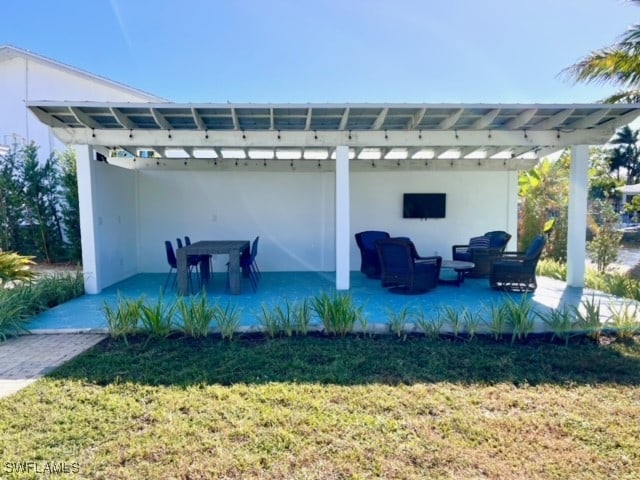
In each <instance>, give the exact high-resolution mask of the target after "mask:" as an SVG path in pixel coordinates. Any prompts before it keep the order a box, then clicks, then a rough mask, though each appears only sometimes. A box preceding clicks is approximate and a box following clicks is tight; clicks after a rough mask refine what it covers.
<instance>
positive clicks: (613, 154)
mask: <svg viewBox="0 0 640 480" xmlns="http://www.w3.org/2000/svg"><path fill="white" fill-rule="evenodd" d="M639 134H640V132H639V131H638V130H631V128H630V127H629V126H628V125H625V126H624V127H622V128H621V129H619V130H618V131H617V132H616V135H615V136H614V137H613V138H612V139H611V140H610V142H609V143H610V144H612V145H616V147H615V148H613V149H612V150H611V151H610V153H609V157H608V161H609V168H610V170H611V171H612V172H613V171H615V172H617V176H618V179H619V178H620V170H621V169H622V170H624V172H625V174H626V182H627V185H632V184H634V183H638V182H640V149H639V148H638V142H639V139H638V135H639Z"/></svg>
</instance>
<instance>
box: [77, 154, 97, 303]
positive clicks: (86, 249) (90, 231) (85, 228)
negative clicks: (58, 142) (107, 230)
mask: <svg viewBox="0 0 640 480" xmlns="http://www.w3.org/2000/svg"><path fill="white" fill-rule="evenodd" d="M74 149H75V151H76V168H77V174H78V201H79V204H80V235H81V238H82V270H83V273H84V290H85V292H86V293H90V294H93V293H100V290H101V287H100V285H99V282H98V274H99V270H98V260H97V258H98V257H97V252H98V247H97V245H96V231H95V228H96V223H95V214H94V210H93V183H94V178H95V163H96V162H95V161H94V160H93V156H94V155H95V154H94V150H93V148H91V147H89V146H87V145H74Z"/></svg>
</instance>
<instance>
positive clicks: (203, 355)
mask: <svg viewBox="0 0 640 480" xmlns="http://www.w3.org/2000/svg"><path fill="white" fill-rule="evenodd" d="M639 419H640V343H639V342H638V341H637V340H636V342H627V343H616V342H614V343H612V344H610V345H600V346H597V345H594V344H591V343H588V342H586V341H585V342H583V343H582V344H580V345H571V346H569V347H568V348H567V347H564V346H559V345H553V344H549V343H548V341H545V342H540V343H538V342H536V341H530V342H528V343H526V344H516V345H514V346H511V345H508V344H503V343H501V344H498V343H495V342H493V341H491V340H485V339H475V340H473V341H469V342H465V341H447V340H429V339H425V338H418V337H410V338H408V339H407V340H406V341H401V340H399V339H397V338H395V337H373V338H355V337H349V338H345V339H336V338H324V337H314V336H310V337H302V338H292V339H276V340H265V339H262V338H255V337H244V338H240V339H237V340H235V341H233V342H222V341H220V340H219V339H215V338H207V339H203V340H194V339H186V338H173V339H168V340H157V341H150V342H149V343H148V344H146V345H144V339H133V340H130V342H129V346H127V345H125V344H124V343H122V342H119V341H118V342H114V341H110V340H108V341H105V342H103V343H101V344H100V345H98V346H97V347H96V348H94V349H93V350H91V351H89V352H87V353H86V354H85V355H83V356H82V357H79V358H77V359H75V360H73V361H72V362H70V363H69V364H67V365H66V366H64V367H63V368H61V369H59V370H58V371H57V372H55V373H54V374H53V375H51V376H50V377H47V378H45V379H43V380H41V381H39V382H37V383H36V384H34V385H32V386H30V387H28V388H27V389H25V390H23V391H21V392H20V393H18V394H16V395H14V396H12V397H9V398H6V399H3V400H1V401H0V432H2V434H1V435H0V459H1V460H2V464H0V477H2V475H4V476H6V477H8V478H12V477H11V476H12V475H13V474H12V473H11V472H10V471H9V468H8V467H10V465H12V464H11V462H19V461H29V460H31V461H34V462H36V463H37V462H40V464H42V463H43V462H67V463H68V464H73V465H76V466H77V470H78V473H77V474H74V473H70V474H68V475H55V476H54V478H65V477H69V478H108V479H112V478H123V479H124V478H126V479H129V478H145V479H148V478H190V479H192V478H243V479H244V478H300V479H307V478H322V479H328V478H420V479H423V478H465V479H466V478H495V479H510V478H511V479H516V478H517V479H521V478H527V479H534V478H558V479H568V478H571V479H580V478H616V479H624V478H629V479H631V478H639V477H640V473H639V472H640V421H639ZM7 462H9V463H10V465H7ZM14 476H17V475H14ZM2 478H4V477H2ZM34 478H35V477H34Z"/></svg>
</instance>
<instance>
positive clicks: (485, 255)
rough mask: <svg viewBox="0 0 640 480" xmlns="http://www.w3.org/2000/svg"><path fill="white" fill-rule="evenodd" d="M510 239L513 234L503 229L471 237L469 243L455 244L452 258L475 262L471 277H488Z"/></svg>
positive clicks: (452, 249) (470, 273) (452, 248)
mask: <svg viewBox="0 0 640 480" xmlns="http://www.w3.org/2000/svg"><path fill="white" fill-rule="evenodd" d="M509 240H511V235H510V234H509V233H507V232H504V231H502V230H495V231H492V232H487V233H485V234H484V235H483V236H481V237H474V238H472V239H470V240H469V243H468V244H467V245H453V246H452V247H451V258H452V259H453V260H461V261H463V262H473V263H474V264H475V267H474V268H473V270H471V272H469V274H468V275H469V277H474V278H484V277H488V276H489V273H490V272H491V264H492V263H493V262H494V261H496V260H499V259H500V258H501V257H502V253H503V252H504V249H505V248H506V246H507V243H509ZM476 242H477V243H476Z"/></svg>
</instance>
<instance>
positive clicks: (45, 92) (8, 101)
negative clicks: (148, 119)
mask: <svg viewBox="0 0 640 480" xmlns="http://www.w3.org/2000/svg"><path fill="white" fill-rule="evenodd" d="M0 79H1V80H2V83H1V84H0V85H1V87H2V88H0V145H11V144H13V143H14V140H13V138H14V136H15V138H16V139H17V140H18V142H19V143H21V142H24V143H29V142H31V141H34V142H35V143H36V145H38V146H39V147H40V150H39V156H40V158H46V157H48V156H49V155H50V154H51V153H52V152H53V151H54V150H59V151H61V150H64V148H65V147H64V145H63V144H62V143H61V142H59V141H58V140H57V139H56V138H55V137H54V136H53V134H52V133H51V131H50V129H49V127H48V126H46V125H45V124H43V123H41V122H40V121H39V120H38V119H37V118H36V117H35V115H33V114H32V113H31V112H30V111H28V110H27V108H26V105H25V104H26V102H27V101H31V100H54V101H55V100H59V101H64V100H75V101H97V102H102V101H105V102H106V101H111V102H141V101H142V102H144V101H150V99H152V98H154V97H152V96H149V95H147V96H145V95H142V94H138V93H135V91H134V90H133V89H131V90H127V88H126V87H124V86H118V85H117V84H109V83H108V82H106V81H104V82H103V81H98V80H95V79H91V78H89V77H85V76H82V75H79V74H78V73H77V72H75V71H73V70H69V69H64V67H55V66H52V65H51V64H48V63H41V62H38V61H36V60H33V59H30V58H25V57H20V56H17V57H13V58H10V59H4V60H2V61H0Z"/></svg>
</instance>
